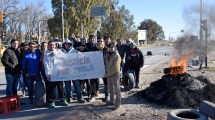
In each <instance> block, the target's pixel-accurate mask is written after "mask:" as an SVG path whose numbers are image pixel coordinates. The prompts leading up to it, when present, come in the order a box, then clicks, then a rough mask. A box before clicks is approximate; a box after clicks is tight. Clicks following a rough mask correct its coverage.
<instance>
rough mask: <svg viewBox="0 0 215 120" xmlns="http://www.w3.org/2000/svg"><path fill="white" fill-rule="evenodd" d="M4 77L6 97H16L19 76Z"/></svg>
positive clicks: (6, 75) (7, 75) (9, 75)
mask: <svg viewBox="0 0 215 120" xmlns="http://www.w3.org/2000/svg"><path fill="white" fill-rule="evenodd" d="M5 77H6V81H7V87H6V95H7V96H9V95H17V86H18V80H19V79H20V75H19V74H17V75H12V74H5Z"/></svg>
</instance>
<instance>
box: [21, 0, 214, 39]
mask: <svg viewBox="0 0 215 120" xmlns="http://www.w3.org/2000/svg"><path fill="white" fill-rule="evenodd" d="M38 1H41V0H34V1H32V0H21V3H24V2H28V3H30V2H38ZM203 1H204V3H206V4H211V3H214V2H215V1H214V0H203ZM43 2H44V3H45V6H46V8H47V10H48V12H49V13H52V10H51V0H44V1H43ZM199 4H200V0H120V1H119V5H120V6H121V5H125V7H126V8H127V9H129V11H130V13H131V14H133V15H134V21H135V24H136V25H140V22H141V21H143V20H144V19H152V20H154V21H156V22H157V23H158V24H159V25H161V26H162V27H163V30H164V33H165V36H166V39H168V37H169V33H171V34H170V35H171V36H173V37H176V36H178V35H181V33H180V32H178V33H173V32H177V31H180V30H181V29H184V30H185V32H186V22H185V19H184V18H183V14H184V9H185V7H189V6H193V5H197V6H198V5H199ZM197 19H199V18H197Z"/></svg>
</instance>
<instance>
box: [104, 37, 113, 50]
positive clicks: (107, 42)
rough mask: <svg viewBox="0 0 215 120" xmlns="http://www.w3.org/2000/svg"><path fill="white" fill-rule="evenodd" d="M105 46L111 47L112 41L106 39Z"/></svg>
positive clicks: (108, 38)
mask: <svg viewBox="0 0 215 120" xmlns="http://www.w3.org/2000/svg"><path fill="white" fill-rule="evenodd" d="M104 42H105V46H107V47H108V48H109V47H110V43H111V39H110V37H104Z"/></svg>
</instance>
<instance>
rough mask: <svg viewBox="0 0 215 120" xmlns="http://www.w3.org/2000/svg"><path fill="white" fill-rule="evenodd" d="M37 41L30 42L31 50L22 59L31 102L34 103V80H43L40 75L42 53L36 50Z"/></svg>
mask: <svg viewBox="0 0 215 120" xmlns="http://www.w3.org/2000/svg"><path fill="white" fill-rule="evenodd" d="M36 47H37V45H36V43H34V42H32V43H30V44H29V51H28V52H26V54H25V57H24V60H23V61H22V69H23V71H24V72H25V73H26V81H27V87H28V92H29V103H30V104H32V103H33V93H34V91H33V88H34V82H35V81H37V82H39V81H42V80H41V76H40V57H41V53H40V51H39V50H36Z"/></svg>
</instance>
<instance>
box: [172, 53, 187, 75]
mask: <svg viewBox="0 0 215 120" xmlns="http://www.w3.org/2000/svg"><path fill="white" fill-rule="evenodd" d="M187 59H188V56H187V55H183V56H182V58H181V60H180V61H179V62H178V63H177V59H176V57H173V58H172V59H171V62H170V68H173V69H171V71H170V72H169V74H171V75H177V74H183V73H186V71H187V68H186V67H187Z"/></svg>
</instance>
